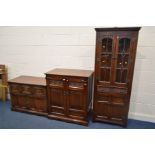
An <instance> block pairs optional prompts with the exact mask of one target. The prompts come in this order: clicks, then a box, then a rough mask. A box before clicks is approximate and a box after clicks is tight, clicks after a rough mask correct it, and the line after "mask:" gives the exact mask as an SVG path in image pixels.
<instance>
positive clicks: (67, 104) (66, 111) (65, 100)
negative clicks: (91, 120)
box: [46, 69, 93, 125]
mask: <svg viewBox="0 0 155 155" xmlns="http://www.w3.org/2000/svg"><path fill="white" fill-rule="evenodd" d="M92 80H93V72H92V71H88V70H75V69H54V70H52V71H49V72H47V73H46V82H47V93H48V95H47V96H48V118H51V119H58V120H62V121H66V122H74V123H78V124H82V125H88V113H89V109H90V108H91V102H92Z"/></svg>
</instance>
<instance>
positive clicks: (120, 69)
mask: <svg viewBox="0 0 155 155" xmlns="http://www.w3.org/2000/svg"><path fill="white" fill-rule="evenodd" d="M132 48H133V41H132V37H131V36H128V35H125V36H121V35H120V36H119V35H118V36H117V43H116V61H115V67H114V76H113V82H114V84H115V85H117V86H122V87H126V86H127V85H128V82H129V79H130V72H131V67H132V65H133V53H132V52H133V49H132Z"/></svg>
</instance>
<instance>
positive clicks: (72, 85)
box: [67, 82, 88, 117]
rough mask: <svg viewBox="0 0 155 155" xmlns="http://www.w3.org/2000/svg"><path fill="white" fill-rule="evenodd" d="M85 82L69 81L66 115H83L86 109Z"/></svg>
mask: <svg viewBox="0 0 155 155" xmlns="http://www.w3.org/2000/svg"><path fill="white" fill-rule="evenodd" d="M85 86H86V83H78V82H69V84H68V95H67V115H68V116H71V117H84V116H86V114H87V111H88V108H87V107H88V105H87V104H88V102H87V91H86V88H85Z"/></svg>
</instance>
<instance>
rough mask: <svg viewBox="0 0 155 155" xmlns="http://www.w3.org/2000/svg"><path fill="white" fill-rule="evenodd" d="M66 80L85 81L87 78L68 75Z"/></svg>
mask: <svg viewBox="0 0 155 155" xmlns="http://www.w3.org/2000/svg"><path fill="white" fill-rule="evenodd" d="M68 82H79V83H87V82H88V79H87V78H82V77H68Z"/></svg>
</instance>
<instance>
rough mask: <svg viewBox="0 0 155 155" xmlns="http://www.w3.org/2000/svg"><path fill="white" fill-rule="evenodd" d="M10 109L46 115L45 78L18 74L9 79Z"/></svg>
mask: <svg viewBox="0 0 155 155" xmlns="http://www.w3.org/2000/svg"><path fill="white" fill-rule="evenodd" d="M9 87H10V95H11V103H12V110H14V111H20V112H27V113H32V114H36V115H43V116H47V96H46V94H47V93H46V80H45V79H44V78H42V77H32V76H19V77H17V78H15V79H13V80H10V81H9Z"/></svg>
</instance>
